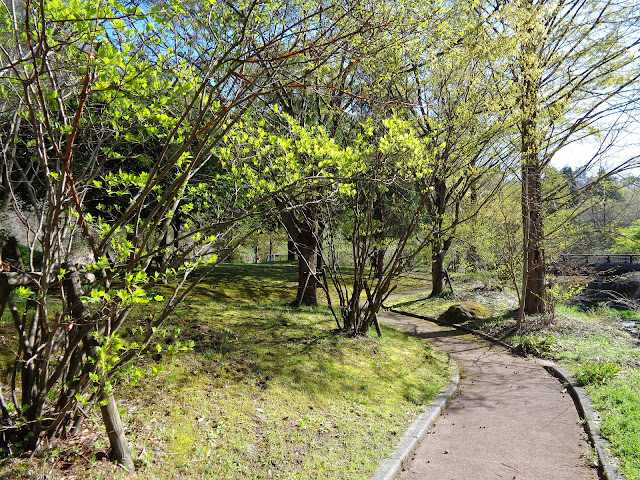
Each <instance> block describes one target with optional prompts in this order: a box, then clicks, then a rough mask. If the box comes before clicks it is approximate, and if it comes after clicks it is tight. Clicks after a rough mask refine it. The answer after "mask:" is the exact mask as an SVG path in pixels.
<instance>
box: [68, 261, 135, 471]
mask: <svg viewBox="0 0 640 480" xmlns="http://www.w3.org/2000/svg"><path fill="white" fill-rule="evenodd" d="M65 267H67V268H68V270H69V273H67V276H66V277H65V279H64V282H63V284H64V289H65V291H66V295H67V304H68V307H69V309H70V310H71V316H72V317H73V319H74V320H75V321H77V322H78V323H80V324H83V323H85V321H86V320H85V318H84V317H85V316H86V314H87V313H86V308H85V306H84V305H83V304H82V302H81V300H80V297H81V296H82V283H81V282H80V275H79V274H78V272H77V271H75V269H73V268H72V267H69V266H66V265H65ZM84 348H85V350H86V353H87V355H90V356H92V357H93V358H98V353H97V349H96V346H95V339H94V338H93V335H91V334H88V335H87V337H86V338H85V340H84ZM105 400H106V404H105V405H101V407H100V411H101V413H102V421H103V422H104V425H105V428H106V430H107V435H108V436H109V443H110V445H111V458H112V460H113V461H115V462H117V463H120V464H122V465H123V466H124V467H125V468H127V470H129V471H133V470H134V465H133V459H132V457H131V451H130V450H129V444H128V443H127V439H126V437H125V435H124V429H123V428H122V420H121V418H120V412H119V411H118V408H117V406H116V402H115V399H114V398H113V393H111V392H109V393H105V392H104V391H103V393H102V401H103V402H104V401H105Z"/></svg>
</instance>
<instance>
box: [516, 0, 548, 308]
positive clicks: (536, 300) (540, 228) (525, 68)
mask: <svg viewBox="0 0 640 480" xmlns="http://www.w3.org/2000/svg"><path fill="white" fill-rule="evenodd" d="M527 5H528V8H531V9H533V8H534V7H533V3H532V2H531V0H528V1H527ZM533 28H534V27H532V26H529V27H528V30H527V33H529V35H530V34H531V32H532V31H533ZM521 48H522V57H521V64H522V72H523V73H522V79H521V82H522V92H521V98H520V110H521V120H520V137H521V145H520V153H521V157H522V158H521V161H522V228H523V278H522V281H523V285H522V292H523V299H522V302H523V305H522V306H521V309H520V310H521V314H522V313H528V314H536V313H544V312H545V311H546V285H545V274H546V265H545V257H544V225H543V218H544V216H543V202H542V165H541V162H540V138H539V132H538V125H537V112H538V104H539V103H538V94H539V76H540V73H539V72H538V68H537V67H538V62H537V60H536V59H537V57H536V48H537V45H535V44H534V43H533V41H532V40H529V41H528V42H527V43H525V44H524V45H523V46H522V47H521ZM520 316H522V315H520ZM519 320H522V319H521V318H520V319H519Z"/></svg>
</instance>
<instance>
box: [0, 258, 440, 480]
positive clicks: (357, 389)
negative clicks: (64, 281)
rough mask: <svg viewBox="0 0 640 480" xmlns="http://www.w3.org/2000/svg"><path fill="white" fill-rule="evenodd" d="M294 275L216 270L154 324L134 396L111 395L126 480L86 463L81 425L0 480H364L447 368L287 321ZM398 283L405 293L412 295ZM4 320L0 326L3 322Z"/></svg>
mask: <svg viewBox="0 0 640 480" xmlns="http://www.w3.org/2000/svg"><path fill="white" fill-rule="evenodd" d="M293 278H295V267H294V266H291V265H282V264H280V265H266V266H265V265H257V266H255V265H227V266H222V267H221V268H219V269H218V271H217V272H215V274H214V275H213V276H212V277H211V278H209V279H208V280H207V282H205V283H204V284H203V285H201V286H200V287H198V289H197V291H196V292H195V295H194V297H193V298H192V299H191V300H190V301H189V302H188V303H187V304H185V305H184V306H183V307H182V308H181V309H180V310H179V311H177V312H176V314H175V315H174V317H173V318H172V319H171V322H170V325H168V329H167V330H168V332H170V333H169V334H168V335H167V336H166V338H164V339H163V340H162V342H161V343H162V344H163V346H164V349H165V350H166V347H167V346H168V345H169V344H171V343H172V342H174V339H173V334H172V333H171V332H173V331H174V328H176V327H179V328H180V329H181V333H180V341H182V342H187V341H189V340H194V341H195V348H194V349H193V350H192V351H189V352H181V353H177V354H175V355H173V356H169V357H163V358H160V357H159V356H155V357H154V356H153V355H151V354H150V355H149V357H148V358H147V359H146V360H145V361H144V363H145V364H146V366H147V370H148V369H149V368H151V367H153V366H155V367H156V368H157V367H158V366H160V367H162V368H161V371H160V372H159V373H157V374H155V375H151V374H149V375H146V376H144V377H143V378H142V379H141V380H140V381H139V383H138V384H137V386H135V387H134V386H129V385H128V384H127V382H125V381H124V380H125V379H124V378H123V380H122V382H121V384H120V386H119V387H118V391H117V395H118V398H119V399H120V407H121V409H122V411H123V414H124V421H125V424H126V428H127V430H128V432H127V434H128V438H129V439H130V441H131V443H132V444H133V446H134V456H135V458H136V459H138V472H137V474H136V475H135V476H133V475H129V474H126V473H125V472H122V471H118V470H114V468H113V466H112V465H111V464H110V463H108V462H106V461H99V460H97V459H99V458H100V457H101V456H102V454H101V452H103V451H106V449H107V445H106V443H105V435H104V434H103V427H102V426H101V424H100V422H99V420H98V419H97V418H96V417H95V414H94V415H93V416H92V418H91V420H90V421H89V422H87V425H86V428H85V429H84V431H83V433H82V436H81V438H80V439H78V440H77V441H74V442H72V444H71V445H70V444H69V443H67V444H62V445H60V444H58V445H52V447H53V448H52V450H50V451H48V452H47V454H46V455H44V456H38V457H36V458H34V459H32V460H26V459H18V460H12V461H9V462H5V463H4V465H2V468H1V470H2V471H0V476H2V475H7V476H8V477H7V478H24V477H27V478H29V477H30V478H42V477H43V474H46V478H49V479H51V478H70V477H71V476H74V477H75V478H92V479H94V478H95V479H98V478H112V477H116V478H141V479H142V478H144V479H146V478H157V479H169V478H171V479H173V478H189V479H210V478H225V479H232V478H233V479H236V478H237V479H263V478H283V479H286V478H290V479H293V478H295V479H320V478H325V479H349V478H354V479H355V478H358V479H364V478H367V477H368V476H370V475H371V474H372V472H373V470H374V469H375V467H376V466H377V463H378V462H379V460H380V459H381V458H382V457H384V455H386V454H388V453H389V452H390V451H391V450H393V448H395V444H396V443H397V441H398V438H399V436H400V435H401V434H402V433H403V432H404V428H405V427H406V426H407V425H408V423H410V422H411V421H412V420H413V418H415V416H416V415H417V414H418V412H420V411H421V410H422V408H423V407H424V405H425V404H428V403H429V402H430V401H431V400H432V399H433V397H434V396H435V395H436V394H437V393H438V392H439V391H441V390H442V389H443V387H444V386H445V385H446V384H447V382H448V377H449V369H448V363H447V359H446V358H445V357H444V356H443V355H442V354H440V353H438V352H436V351H434V350H433V349H431V348H430V347H429V346H428V344H426V343H424V342H422V341H419V340H417V339H415V338H413V337H411V336H409V335H406V334H404V333H402V332H399V331H396V330H392V329H389V328H385V329H384V337H383V338H382V339H380V340H378V339H370V338H360V339H345V338H342V337H341V336H338V335H336V334H335V332H333V331H332V329H333V328H334V326H333V320H332V318H331V317H330V315H329V313H328V311H327V310H326V308H325V307H319V308H317V309H301V310H292V309H290V308H289V307H288V306H286V304H285V302H283V301H282V299H283V298H284V299H286V300H290V299H291V296H292V293H291V292H293V290H292V286H293V285H294V282H293ZM413 283H414V282H410V283H409V285H413ZM3 321H4V320H3Z"/></svg>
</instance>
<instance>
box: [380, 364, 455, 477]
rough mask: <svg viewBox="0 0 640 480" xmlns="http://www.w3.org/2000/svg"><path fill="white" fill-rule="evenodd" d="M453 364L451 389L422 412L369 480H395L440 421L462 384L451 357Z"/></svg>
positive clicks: (437, 397)
mask: <svg viewBox="0 0 640 480" xmlns="http://www.w3.org/2000/svg"><path fill="white" fill-rule="evenodd" d="M449 359H450V361H451V362H453V367H454V369H453V374H452V375H451V383H450V384H449V388H448V389H447V390H446V391H445V392H444V393H441V394H440V395H438V396H436V398H435V400H434V401H433V402H431V405H429V406H428V407H427V409H426V410H425V411H424V412H422V413H421V414H420V415H419V416H418V418H416V419H415V420H414V421H413V423H412V424H411V425H409V428H408V429H407V431H406V432H405V433H404V435H403V436H402V438H401V439H400V441H399V442H398V447H397V448H396V450H395V451H394V452H393V453H392V454H391V455H390V456H388V457H386V458H384V459H383V460H382V461H381V462H380V464H379V465H378V468H376V471H375V472H374V474H373V477H371V478H370V479H369V480H393V479H395V478H396V477H397V476H398V474H399V473H400V471H401V470H402V467H403V466H404V465H405V463H406V462H407V460H409V459H410V458H411V455H413V453H414V452H415V451H416V449H417V448H418V445H420V442H421V441H422V440H423V439H424V437H425V436H426V435H427V433H429V430H430V429H431V427H432V426H433V424H434V423H435V421H436V420H437V419H438V416H439V415H440V414H441V413H442V411H443V410H444V409H445V408H446V407H447V405H449V402H450V401H451V399H452V398H453V396H454V395H455V393H456V392H457V391H458V383H459V382H460V372H459V371H458V365H457V364H456V363H455V361H454V360H453V359H452V358H451V357H449Z"/></svg>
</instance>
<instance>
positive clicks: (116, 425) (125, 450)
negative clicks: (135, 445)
mask: <svg viewBox="0 0 640 480" xmlns="http://www.w3.org/2000/svg"><path fill="white" fill-rule="evenodd" d="M102 403H104V405H103V404H101V405H100V411H101V412H102V421H103V422H104V426H105V428H106V429H107V435H108V436H109V443H110V444H111V459H112V460H113V461H114V462H118V463H119V464H121V465H122V466H124V467H125V468H126V469H127V470H129V471H130V472H133V471H134V470H135V466H134V465H133V458H132V457H131V450H130V449H129V444H128V443H127V438H126V436H125V434H124V428H123V427H122V420H121V419H120V412H119V411H118V405H117V404H116V400H115V398H114V397H113V393H111V392H110V393H104V392H103V393H102Z"/></svg>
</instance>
